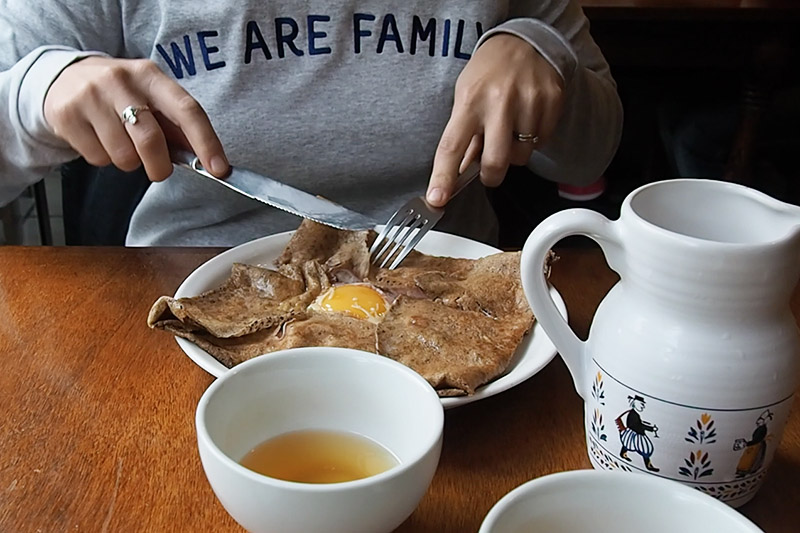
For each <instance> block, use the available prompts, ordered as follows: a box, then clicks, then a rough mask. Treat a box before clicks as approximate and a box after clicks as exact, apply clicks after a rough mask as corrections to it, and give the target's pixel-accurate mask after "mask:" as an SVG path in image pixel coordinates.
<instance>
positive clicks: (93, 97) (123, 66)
mask: <svg viewBox="0 0 800 533" xmlns="http://www.w3.org/2000/svg"><path fill="white" fill-rule="evenodd" d="M129 106H134V107H139V108H142V106H147V109H141V110H140V111H139V112H138V113H137V114H136V121H135V123H134V124H131V123H130V122H129V121H123V119H122V113H123V111H124V110H125V109H126V108H127V107H129ZM44 116H45V120H46V121H47V123H48V124H49V126H50V128H51V129H52V130H53V132H54V133H55V134H56V135H58V136H59V137H61V138H62V139H64V140H65V141H66V142H68V143H69V144H70V146H72V148H73V149H74V150H75V151H77V152H78V153H79V154H81V155H82V156H83V157H84V159H86V161H87V162H89V163H90V164H92V165H95V166H105V165H108V164H110V163H113V164H114V165H115V166H117V167H118V168H120V169H121V170H125V171H132V170H135V169H137V168H138V167H139V165H144V169H145V172H147V175H148V177H149V178H150V179H151V180H153V181H161V180H163V179H165V178H166V177H167V176H169V175H170V174H171V173H172V163H171V161H170V157H169V151H168V147H167V143H168V142H169V144H170V145H174V146H176V147H181V148H184V149H190V150H192V151H193V152H194V153H195V154H196V155H197V157H199V158H200V162H201V163H202V164H203V166H204V167H205V168H206V169H208V170H209V171H210V172H211V173H212V174H214V175H215V176H218V177H223V176H224V175H225V174H226V173H227V172H228V161H227V158H226V157H225V153H224V151H223V149H222V143H221V142H220V140H219V138H218V137H217V134H216V133H215V132H214V128H213V127H212V125H211V122H210V121H209V119H208V116H207V115H206V113H205V111H204V110H203V108H202V107H201V106H200V104H199V103H198V102H197V101H196V100H195V99H194V98H192V97H191V95H190V94H189V93H188V92H186V90H184V89H183V88H182V87H181V86H180V85H178V84H177V83H176V82H175V81H173V80H172V79H170V78H169V77H168V76H167V75H165V74H164V73H163V72H162V71H161V70H160V69H159V68H158V67H157V66H156V64H155V63H153V62H152V61H149V60H146V59H113V58H107V57H87V58H85V59H82V60H80V61H77V62H75V63H73V64H71V65H70V66H68V67H67V68H65V69H64V70H63V71H62V72H61V74H60V75H59V76H58V77H57V78H56V80H55V81H54V82H53V84H52V85H51V86H50V89H49V90H48V92H47V95H46V96H45V101H44Z"/></svg>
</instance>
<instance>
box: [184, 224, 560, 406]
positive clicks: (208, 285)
mask: <svg viewBox="0 0 800 533" xmlns="http://www.w3.org/2000/svg"><path fill="white" fill-rule="evenodd" d="M292 233H293V232H291V231H288V232H286V233H279V234H277V235H269V236H267V237H262V238H260V239H256V240H254V241H250V242H247V243H245V244H242V245H240V246H237V247H236V248H231V249H230V250H228V251H226V252H223V253H221V254H220V255H218V256H216V257H213V258H211V259H209V260H208V261H207V262H205V263H203V264H202V265H200V266H199V267H198V268H197V269H196V270H195V271H194V272H192V273H191V274H190V275H189V276H188V277H187V278H186V279H185V280H184V282H183V283H182V284H181V286H180V287H178V290H177V291H176V292H175V297H176V298H183V297H188V296H197V295H198V294H201V293H203V292H205V291H208V290H211V289H214V288H216V287H219V286H220V285H221V284H222V282H223V281H225V280H226V279H227V278H228V276H229V275H230V273H231V266H232V265H233V263H247V264H251V265H264V266H267V267H272V266H273V261H274V260H275V259H276V258H277V257H278V256H279V255H280V253H281V252H282V251H283V249H284V248H285V247H286V244H287V243H288V242H289V239H290V238H291V236H292ZM417 250H419V251H420V252H424V253H427V254H431V255H438V256H450V257H463V258H467V259H478V258H480V257H484V256H487V255H491V254H494V253H497V252H499V251H500V250H498V249H497V248H493V247H491V246H489V245H486V244H483V243H479V242H476V241H472V240H469V239H465V238H463V237H458V236H455V235H450V234H448V233H441V232H438V231H431V232H429V233H428V234H427V235H425V237H424V238H423V239H422V240H421V241H420V243H419V244H418V245H417ZM550 294H551V296H552V297H553V300H554V301H555V303H556V307H558V309H559V311H561V314H563V315H564V316H565V317H566V315H567V310H566V306H565V305H564V300H563V299H562V298H561V295H560V294H558V292H557V291H556V290H555V289H554V288H551V289H550ZM176 340H177V341H178V345H179V346H180V347H181V349H182V350H183V351H184V352H186V355H188V356H189V358H190V359H191V360H192V361H194V362H195V363H197V365H199V366H200V368H202V369H203V370H205V371H206V372H208V373H210V374H212V375H213V376H215V377H219V376H221V375H222V374H224V373H225V372H227V370H228V368H227V367H226V366H225V365H223V364H222V363H220V362H219V361H217V360H216V359H215V358H214V357H213V356H212V355H210V354H209V353H208V352H206V351H205V350H202V349H200V348H198V347H197V346H196V345H195V344H194V343H192V342H190V341H188V340H186V339H182V338H180V337H176ZM555 354H556V349H555V346H553V343H552V342H551V341H550V339H549V338H548V337H547V335H545V333H544V331H542V328H541V326H540V325H539V323H538V322H536V323H535V324H534V326H533V329H532V331H531V332H530V333H529V334H528V335H527V336H526V337H525V338H524V339H523V341H522V343H520V345H519V347H518V348H517V351H516V353H515V355H514V358H513V360H512V361H511V364H510V365H509V367H508V369H506V372H505V373H504V374H503V375H502V376H500V377H499V378H497V379H495V380H494V381H492V382H491V383H488V384H486V385H484V386H482V387H480V388H478V390H476V391H475V394H473V395H472V396H458V397H453V398H442V405H444V407H445V408H449V407H456V406H459V405H465V404H468V403H470V402H474V401H476V400H480V399H483V398H488V397H489V396H494V395H495V394H497V393H499V392H503V391H504V390H508V389H510V388H511V387H513V386H515V385H519V384H520V383H522V382H523V381H525V380H526V379H528V378H529V377H531V376H533V375H534V374H536V373H537V372H538V371H539V370H541V369H542V368H543V367H544V366H545V365H546V364H547V363H549V362H550V360H551V359H552V358H553V357H554V356H555Z"/></svg>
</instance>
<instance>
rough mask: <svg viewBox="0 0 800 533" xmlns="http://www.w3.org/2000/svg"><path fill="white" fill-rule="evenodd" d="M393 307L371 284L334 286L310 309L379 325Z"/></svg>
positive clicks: (319, 297)
mask: <svg viewBox="0 0 800 533" xmlns="http://www.w3.org/2000/svg"><path fill="white" fill-rule="evenodd" d="M390 306H391V302H389V300H388V298H387V297H386V296H385V295H384V293H383V292H381V291H380V290H379V289H377V288H376V287H374V286H372V285H371V284H369V283H345V284H341V285H333V286H332V287H330V288H329V289H328V290H326V291H325V292H323V293H322V294H320V295H319V296H317V298H316V300H314V301H313V302H312V303H311V305H309V306H308V309H309V310H311V311H316V312H322V313H341V314H344V315H347V316H351V317H353V318H360V319H362V320H368V321H369V322H372V323H373V324H377V323H379V322H380V321H381V318H383V315H385V314H386V311H387V310H388V309H389V307H390Z"/></svg>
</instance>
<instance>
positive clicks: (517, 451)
mask: <svg viewBox="0 0 800 533" xmlns="http://www.w3.org/2000/svg"><path fill="white" fill-rule="evenodd" d="M214 253H215V250H208V249H123V248H77V247H76V248H49V247H32V248H22V247H5V248H0V531H4V532H28V531H30V532H37V531H41V532H51V531H58V532H61V531H63V532H68V531H69V532H71V531H125V532H131V531H148V532H153V531H240V528H239V527H238V526H237V525H236V524H235V522H234V521H233V520H232V519H231V518H230V517H229V516H228V515H227V513H226V512H225V511H224V510H223V508H222V507H221V505H220V504H219V503H218V502H217V500H216V498H215V496H214V494H213V493H212V491H211V489H210V487H209V485H208V483H207V482H206V479H205V477H204V474H203V470H202V467H201V465H200V460H199V457H198V454H197V447H196V442H195V431H194V411H195V405H196V403H197V401H198V399H199V398H200V395H201V394H202V392H203V390H204V389H205V388H206V387H207V386H208V385H209V384H210V383H211V381H212V377H211V376H210V375H208V374H207V373H205V372H204V371H203V370H201V369H200V368H199V367H197V366H196V365H195V364H194V363H192V362H191V361H190V360H189V359H188V358H187V357H186V356H185V355H184V354H183V352H182V351H181V350H180V349H179V348H178V346H177V344H176V343H175V341H174V340H173V338H172V337H171V336H169V335H168V334H166V333H164V332H161V331H151V330H149V329H148V328H147V326H146V324H145V318H146V316H147V312H148V310H149V308H150V305H151V304H152V303H153V302H154V301H155V299H156V298H157V297H158V296H160V295H163V294H172V293H174V291H175V289H176V288H177V286H178V284H179V283H180V282H181V281H182V280H183V279H184V278H185V277H186V275H187V274H188V273H189V272H191V271H192V270H193V269H194V268H196V267H197V266H198V265H200V264H201V263H203V262H204V261H205V260H207V259H208V258H210V257H211V256H212V255H213V254H214ZM560 255H561V256H562V259H561V260H560V261H558V262H557V263H556V264H555V265H554V270H553V276H552V281H553V283H554V284H555V286H556V287H557V288H558V290H559V291H560V292H561V294H562V296H563V298H564V300H565V301H566V303H567V307H568V309H569V312H570V322H571V323H572V325H573V327H574V328H575V330H576V332H578V334H579V335H581V336H585V334H586V332H587V331H588V325H589V322H590V320H591V316H592V313H593V309H594V306H595V305H596V303H597V302H598V301H599V300H600V299H601V298H602V296H603V294H605V292H606V291H607V290H608V288H609V287H610V286H611V285H612V284H613V283H614V281H615V275H614V274H613V273H611V272H610V271H609V270H607V269H606V268H605V263H604V262H603V259H602V257H601V255H600V254H599V252H598V251H597V250H594V249H566V250H562V251H561V252H560ZM793 302H794V309H795V312H796V313H798V311H800V294H795V298H794V300H793ZM798 407H800V406H798V402H796V403H795V409H794V412H793V415H792V417H791V418H790V421H789V425H788V428H787V429H786V432H785V435H784V438H783V441H782V444H781V446H780V448H779V450H778V452H777V455H776V457H775V461H774V463H773V467H772V469H771V471H770V473H769V474H768V476H767V478H766V482H765V484H764V486H763V487H762V489H761V491H760V492H759V493H758V494H757V495H756V497H755V499H754V500H753V501H751V502H750V503H748V504H747V505H745V506H744V507H743V508H742V509H741V511H742V512H743V513H744V514H745V515H747V516H748V517H750V518H751V519H752V520H753V521H755V522H756V523H757V524H759V525H760V526H761V527H762V528H764V529H765V530H766V531H767V532H769V533H773V532H781V531H794V530H796V529H795V528H796V527H797V524H800V505H798V503H800V482H799V481H798V480H800V413H799V412H798ZM581 413H582V405H581V400H580V399H579V398H578V395H577V394H576V393H575V391H574V389H573V385H572V382H571V379H570V377H569V375H568V373H567V371H566V369H565V367H564V365H563V364H562V362H561V360H560V359H559V358H556V359H554V360H553V362H552V363H550V364H549V365H548V366H547V367H546V368H545V369H544V370H543V371H542V372H540V373H539V374H537V375H536V376H534V377H533V378H531V379H530V380H528V381H527V382H525V383H523V384H521V385H519V386H517V387H515V388H514V389H511V390H509V391H507V392H504V393H502V394H499V395H497V396H494V397H492V398H488V399H485V400H482V401H480V402H476V403H474V404H470V405H467V406H464V407H460V408H457V409H453V410H449V411H447V414H446V422H445V437H444V448H443V451H442V456H441V462H440V465H439V469H438V471H437V474H436V476H435V478H434V480H433V483H432V485H431V487H430V490H429V491H428V493H427V495H426V496H425V497H424V499H423V500H422V502H421V504H420V506H419V508H418V509H417V511H416V512H415V513H414V514H413V515H412V516H411V517H410V518H409V519H408V520H407V521H406V523H405V524H403V526H401V527H400V528H399V530H398V531H401V532H436V533H443V532H458V533H463V532H470V531H477V529H478V527H479V525H480V523H481V521H482V520H483V517H484V516H485V514H486V513H487V512H488V510H489V509H490V508H491V506H492V505H493V504H494V503H495V502H496V501H497V500H498V499H499V498H501V497H502V496H503V495H504V494H506V493H507V492H508V491H510V490H511V489H513V488H514V487H516V486H518V485H520V484H521V483H524V482H525V481H528V480H530V479H532V478H535V477H538V476H542V475H545V474H549V473H552V472H559V471H563V470H572V469H581V468H590V465H589V461H588V459H587V456H586V452H585V445H584V438H583V428H582V422H581V420H582V414H581Z"/></svg>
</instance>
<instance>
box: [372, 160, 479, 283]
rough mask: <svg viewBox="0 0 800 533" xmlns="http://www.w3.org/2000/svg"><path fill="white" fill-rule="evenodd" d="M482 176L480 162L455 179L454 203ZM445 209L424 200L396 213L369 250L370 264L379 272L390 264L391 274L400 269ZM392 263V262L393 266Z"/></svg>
mask: <svg viewBox="0 0 800 533" xmlns="http://www.w3.org/2000/svg"><path fill="white" fill-rule="evenodd" d="M480 173H481V164H480V162H479V161H473V162H472V163H470V164H469V166H467V168H466V169H465V170H464V172H462V173H461V174H459V175H458V177H457V178H456V187H455V192H453V194H452V196H451V197H450V198H451V199H452V198H453V197H454V196H455V195H456V194H458V193H460V192H461V191H462V190H464V188H465V187H466V186H467V185H469V184H470V182H471V181H472V180H474V179H475V178H477V177H478V176H479V175H480ZM442 215H444V208H441V207H434V206H432V205H430V204H429V203H428V202H427V201H426V200H425V197H424V196H417V197H415V198H412V199H410V200H409V201H407V202H406V203H405V204H403V205H402V206H400V208H399V209H398V210H397V211H395V212H394V214H393V215H392V216H391V218H390V219H389V221H388V222H387V223H386V226H384V228H383V230H382V231H381V232H380V233H379V234H378V236H377V237H375V242H373V243H372V246H371V247H370V249H369V254H370V262H371V263H372V264H373V265H376V266H377V267H378V268H384V267H385V266H386V265H387V264H388V265H389V270H394V269H395V268H397V265H399V264H400V263H401V262H402V261H403V259H405V258H406V256H407V255H408V254H409V252H411V250H413V249H414V247H415V246H416V245H417V243H419V241H420V240H422V237H424V236H425V234H426V233H428V232H429V231H430V230H431V229H432V228H433V227H434V226H435V225H436V223H437V222H439V219H441V218H442ZM390 261H391V262H390Z"/></svg>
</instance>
